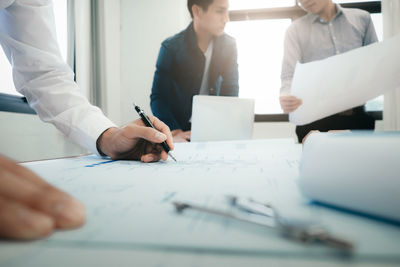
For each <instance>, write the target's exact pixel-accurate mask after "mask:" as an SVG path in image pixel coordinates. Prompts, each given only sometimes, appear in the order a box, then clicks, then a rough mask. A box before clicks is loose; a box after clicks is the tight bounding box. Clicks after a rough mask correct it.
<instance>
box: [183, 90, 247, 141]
mask: <svg viewBox="0 0 400 267" xmlns="http://www.w3.org/2000/svg"><path fill="white" fill-rule="evenodd" d="M253 125H254V99H244V98H238V97H225V96H204V95H197V96H194V98H193V110H192V134H191V141H192V142H204V141H227V140H248V139H252V137H253Z"/></svg>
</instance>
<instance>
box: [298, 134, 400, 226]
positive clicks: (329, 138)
mask: <svg viewBox="0 0 400 267" xmlns="http://www.w3.org/2000/svg"><path fill="white" fill-rule="evenodd" d="M299 186H300V189H301V191H302V192H303V193H304V194H305V195H306V196H308V197H310V198H311V199H313V200H316V201H319V202H322V203H326V204H330V205H335V206H338V207H341V208H346V209H350V210H354V211H358V212H362V213H366V214H370V215H374V216H379V217H383V218H386V219H390V220H395V221H399V222H400V133H397V132H396V133H393V132H392V133H372V132H370V133H362V132H358V133H336V134H334V133H327V134H322V133H317V134H312V135H310V137H309V138H308V139H307V141H306V143H305V144H304V149H303V155H302V161H301V165H300V179H299Z"/></svg>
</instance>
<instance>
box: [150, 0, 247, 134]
mask: <svg viewBox="0 0 400 267" xmlns="http://www.w3.org/2000/svg"><path fill="white" fill-rule="evenodd" d="M228 7H229V3H228V0H188V9H189V12H190V14H191V16H192V18H193V21H192V22H191V23H190V25H189V26H188V27H187V28H186V30H184V31H182V32H180V33H178V34H177V35H175V36H173V37H171V38H168V39H167V40H165V41H164V42H163V43H162V45H161V49H160V53H159V56H158V60H157V66H156V72H155V75H154V81H153V88H152V93H151V109H152V111H153V114H154V115H155V116H158V117H159V118H160V120H162V121H163V122H165V123H166V124H167V125H168V126H169V127H170V129H171V130H172V134H173V137H174V141H175V142H187V141H189V140H190V128H191V123H190V120H191V116H192V101H193V96H194V95H199V94H200V95H218V96H237V95H238V92H239V83H238V65H237V51H236V42H235V40H234V39H233V38H232V37H230V36H228V35H226V34H225V33H224V29H225V25H226V23H227V22H228V21H229V17H228V15H229V14H228Z"/></svg>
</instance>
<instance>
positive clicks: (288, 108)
mask: <svg viewBox="0 0 400 267" xmlns="http://www.w3.org/2000/svg"><path fill="white" fill-rule="evenodd" d="M279 101H280V103H281V107H282V110H283V112H284V113H285V114H289V113H291V112H293V111H295V110H296V109H297V108H298V107H300V106H301V104H303V101H302V100H301V99H299V98H297V97H295V96H292V95H281V96H280V97H279Z"/></svg>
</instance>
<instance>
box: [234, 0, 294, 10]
mask: <svg viewBox="0 0 400 267" xmlns="http://www.w3.org/2000/svg"><path fill="white" fill-rule="evenodd" d="M229 4H230V9H231V10H240V9H255V8H273V7H288V6H294V5H295V4H296V1H295V0H230V1H229Z"/></svg>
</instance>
